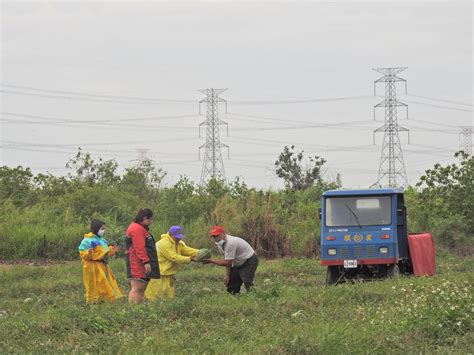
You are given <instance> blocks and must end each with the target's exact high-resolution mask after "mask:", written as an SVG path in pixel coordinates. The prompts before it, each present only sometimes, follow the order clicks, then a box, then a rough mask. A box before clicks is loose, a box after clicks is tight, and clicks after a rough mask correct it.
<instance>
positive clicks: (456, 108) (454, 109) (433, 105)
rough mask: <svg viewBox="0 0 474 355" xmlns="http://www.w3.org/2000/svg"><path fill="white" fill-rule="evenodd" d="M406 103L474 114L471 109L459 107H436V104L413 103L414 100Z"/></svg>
mask: <svg viewBox="0 0 474 355" xmlns="http://www.w3.org/2000/svg"><path fill="white" fill-rule="evenodd" d="M404 101H405V102H408V103H410V104H415V105H423V106H430V107H436V108H442V109H445V110H453V111H463V112H474V111H473V110H470V109H464V108H458V107H450V106H444V105H435V104H429V103H426V102H420V101H412V100H404Z"/></svg>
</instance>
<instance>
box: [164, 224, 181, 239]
mask: <svg viewBox="0 0 474 355" xmlns="http://www.w3.org/2000/svg"><path fill="white" fill-rule="evenodd" d="M168 233H169V235H171V236H173V237H175V238H176V239H183V238H184V234H183V230H182V229H181V227H180V226H172V227H171V228H170V229H169V231H168Z"/></svg>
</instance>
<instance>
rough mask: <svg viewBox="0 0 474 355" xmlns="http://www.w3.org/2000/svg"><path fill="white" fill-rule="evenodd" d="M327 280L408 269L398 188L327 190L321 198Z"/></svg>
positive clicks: (322, 256)
mask: <svg viewBox="0 0 474 355" xmlns="http://www.w3.org/2000/svg"><path fill="white" fill-rule="evenodd" d="M321 228H322V231H321V248H320V263H321V265H325V266H327V274H326V284H335V283H338V282H341V281H346V280H354V279H375V278H384V277H394V276H396V275H398V274H399V273H400V272H410V270H411V265H410V257H409V251H408V240H407V237H408V233H407V218H406V207H405V202H404V196H403V190H402V189H395V188H387V189H363V190H330V191H326V192H324V193H323V196H322V202H321Z"/></svg>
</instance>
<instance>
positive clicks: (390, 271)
mask: <svg viewBox="0 0 474 355" xmlns="http://www.w3.org/2000/svg"><path fill="white" fill-rule="evenodd" d="M398 276H400V268H399V267H398V264H390V265H389V266H388V268H387V277H388V278H390V279H392V278H396V277H398Z"/></svg>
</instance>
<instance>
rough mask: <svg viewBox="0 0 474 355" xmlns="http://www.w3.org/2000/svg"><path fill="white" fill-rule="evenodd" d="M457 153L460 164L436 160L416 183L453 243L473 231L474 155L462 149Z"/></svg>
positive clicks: (436, 220)
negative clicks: (437, 162)
mask: <svg viewBox="0 0 474 355" xmlns="http://www.w3.org/2000/svg"><path fill="white" fill-rule="evenodd" d="M454 156H455V157H456V158H461V162H460V163H459V165H458V164H455V163H453V164H450V165H447V166H441V164H435V165H434V167H433V168H432V169H428V170H426V172H425V174H424V175H423V176H422V177H421V178H420V181H419V182H418V183H417V186H418V187H421V188H422V189H423V190H422V191H421V199H422V203H423V208H426V209H427V210H428V211H430V213H429V215H430V216H431V217H432V218H433V222H432V224H433V225H435V226H438V225H439V230H440V231H441V233H439V234H441V237H442V238H444V239H445V241H446V242H447V244H448V245H449V246H451V247H455V246H456V244H458V241H459V240H460V239H463V236H464V237H465V238H468V237H469V236H472V234H473V233H474V209H473V206H474V158H473V157H472V156H469V155H468V154H466V153H464V152H463V151H459V152H457V153H455V154H454Z"/></svg>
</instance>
